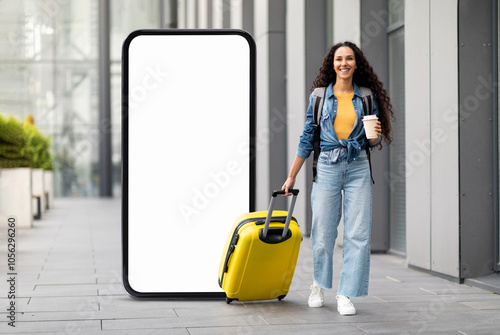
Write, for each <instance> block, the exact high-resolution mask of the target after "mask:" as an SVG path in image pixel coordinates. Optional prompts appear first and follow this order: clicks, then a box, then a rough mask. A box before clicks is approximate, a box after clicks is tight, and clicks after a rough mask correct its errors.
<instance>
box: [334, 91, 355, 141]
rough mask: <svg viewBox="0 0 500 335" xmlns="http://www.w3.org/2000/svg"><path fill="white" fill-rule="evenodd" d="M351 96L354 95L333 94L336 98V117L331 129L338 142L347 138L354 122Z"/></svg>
mask: <svg viewBox="0 0 500 335" xmlns="http://www.w3.org/2000/svg"><path fill="white" fill-rule="evenodd" d="M353 95H354V93H351V94H335V96H336V97H337V116H336V117H335V122H334V123H333V129H335V132H336V133H337V138H338V139H339V140H342V139H347V138H348V137H349V135H350V134H351V132H352V128H354V123H355V122H356V112H355V111H354V105H353V103H352V97H353Z"/></svg>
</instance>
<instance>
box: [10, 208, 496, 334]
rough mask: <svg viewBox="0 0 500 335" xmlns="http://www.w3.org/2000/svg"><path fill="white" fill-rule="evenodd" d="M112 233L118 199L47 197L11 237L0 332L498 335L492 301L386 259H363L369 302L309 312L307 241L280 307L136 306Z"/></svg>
mask: <svg viewBox="0 0 500 335" xmlns="http://www.w3.org/2000/svg"><path fill="white" fill-rule="evenodd" d="M0 229H2V230H1V233H2V235H0V262H2V266H1V267H0V269H2V272H3V273H4V274H2V276H3V277H6V273H7V271H6V270H5V266H4V264H5V263H7V261H6V259H7V256H6V240H5V234H4V231H5V230H3V229H4V228H3V227H1V228H0ZM120 229H121V223H120V202H119V200H118V199H109V200H103V199H56V203H55V208H53V209H51V210H50V211H49V212H47V214H46V215H45V216H44V217H43V218H42V220H41V221H35V223H34V227H33V228H32V229H30V230H22V231H19V232H18V237H17V240H18V249H17V258H18V262H17V264H18V278H17V279H18V280H17V288H16V290H17V297H16V308H17V309H16V310H17V312H18V314H17V322H16V327H15V328H12V327H10V326H8V324H7V322H8V318H7V316H8V311H7V308H8V303H9V301H10V300H9V299H8V298H7V292H8V287H7V282H6V280H4V279H2V280H0V317H1V318H0V333H2V334H13V333H30V334H192V335H194V334H197V335H198V334H200V335H201V334H231V335H234V334H266V335H267V334H311V335H312V334H315V335H316V334H366V333H370V334H372V333H379V334H409V333H421V334H471V335H472V334H499V333H500V295H495V294H492V293H490V292H488V291H485V290H481V289H478V288H474V287H470V286H466V285H459V284H456V283H453V282H449V281H446V280H443V279H440V278H437V277H434V276H431V275H428V274H425V273H422V272H418V271H415V270H411V269H408V268H407V266H406V264H405V261H404V259H402V258H399V257H396V256H392V255H380V254H375V255H372V271H371V279H370V295H369V296H368V297H365V298H360V299H353V302H354V304H355V306H356V308H357V310H358V314H357V315H355V316H351V317H341V316H340V315H338V313H337V311H336V304H335V302H334V300H335V299H334V295H335V293H334V292H333V291H331V290H330V291H328V292H327V293H326V303H325V306H324V307H323V308H309V307H308V306H307V297H308V295H309V285H310V284H311V248H310V241H309V239H307V238H306V239H304V241H303V242H302V247H301V252H300V256H299V262H298V264H297V268H296V272H295V276H294V280H293V283H292V287H291V291H290V293H289V294H288V296H287V297H286V298H285V300H283V301H281V302H278V301H272V302H253V303H239V302H233V303H232V304H231V305H227V304H226V303H225V302H224V301H222V300H220V301H169V300H145V301H144V300H138V299H135V298H131V297H130V296H129V295H128V294H127V293H126V292H125V290H124V289H123V287H122V284H121V245H120V243H121V235H120V234H121V231H120ZM338 251H341V250H340V249H339V250H338ZM340 254H341V252H337V253H336V255H337V257H336V259H335V263H336V266H335V268H336V269H337V273H336V278H338V268H339V266H338V264H339V262H340V259H339V258H340ZM335 284H336V283H335Z"/></svg>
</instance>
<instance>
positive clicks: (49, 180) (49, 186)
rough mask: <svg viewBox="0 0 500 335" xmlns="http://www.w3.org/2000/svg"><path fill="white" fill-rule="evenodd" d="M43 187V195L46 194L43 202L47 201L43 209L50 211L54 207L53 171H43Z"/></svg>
mask: <svg viewBox="0 0 500 335" xmlns="http://www.w3.org/2000/svg"><path fill="white" fill-rule="evenodd" d="M43 187H44V189H45V192H44V193H45V194H48V196H47V197H46V198H45V201H48V202H47V203H46V204H45V208H46V209H47V208H48V209H50V208H52V207H53V206H54V171H47V170H44V171H43Z"/></svg>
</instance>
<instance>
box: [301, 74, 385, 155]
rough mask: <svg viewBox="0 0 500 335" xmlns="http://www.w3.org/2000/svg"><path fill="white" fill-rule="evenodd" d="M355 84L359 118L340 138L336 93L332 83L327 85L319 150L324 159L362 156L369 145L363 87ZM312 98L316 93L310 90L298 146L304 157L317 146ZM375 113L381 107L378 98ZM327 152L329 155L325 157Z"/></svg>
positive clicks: (356, 109)
mask: <svg viewBox="0 0 500 335" xmlns="http://www.w3.org/2000/svg"><path fill="white" fill-rule="evenodd" d="M353 86H354V95H353V98H352V103H353V106H354V111H355V113H356V121H355V123H354V127H353V129H352V132H351V134H350V135H349V137H348V138H347V139H341V140H339V139H338V137H337V134H336V132H335V129H334V127H333V123H334V122H335V117H336V116H337V97H336V96H335V94H334V93H333V84H332V83H330V85H328V87H327V88H326V92H325V100H324V104H323V110H322V111H321V118H320V120H321V121H320V126H321V133H320V151H321V152H322V153H321V154H320V159H321V157H322V156H323V161H329V162H330V164H333V162H337V161H341V160H343V159H347V160H348V161H349V162H351V161H352V160H354V159H355V158H357V157H358V156H359V154H360V152H361V151H362V150H363V149H365V146H366V139H365V138H366V135H365V130H364V128H363V121H362V119H363V116H364V114H365V113H364V110H363V103H362V99H361V91H360V89H359V87H358V86H357V85H356V84H355V83H354V84H353ZM312 102H313V95H312V94H311V95H310V97H309V106H308V108H307V113H306V123H305V126H304V130H303V132H302V135H301V136H300V142H299V145H298V148H297V156H299V157H302V158H308V157H309V156H310V154H311V152H312V151H313V150H314V117H313V106H312ZM373 114H375V115H377V116H378V108H377V104H376V101H375V99H374V100H373ZM323 152H326V153H323ZM325 155H327V156H328V157H329V158H328V159H326V156H325Z"/></svg>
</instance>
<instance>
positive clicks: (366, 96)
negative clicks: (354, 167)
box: [359, 87, 375, 184]
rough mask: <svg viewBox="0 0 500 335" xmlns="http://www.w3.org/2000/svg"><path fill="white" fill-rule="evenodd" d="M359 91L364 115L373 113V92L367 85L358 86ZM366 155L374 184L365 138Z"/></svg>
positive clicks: (368, 142) (368, 147)
mask: <svg viewBox="0 0 500 335" xmlns="http://www.w3.org/2000/svg"><path fill="white" fill-rule="evenodd" d="M359 90H360V91H361V99H362V100H363V111H364V113H365V115H372V114H373V94H372V90H370V89H369V88H367V87H360V88H359ZM365 149H366V155H367V156H368V164H369V165H370V178H371V179H372V184H375V180H373V172H372V160H371V155H370V141H369V140H368V139H366V145H365Z"/></svg>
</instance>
